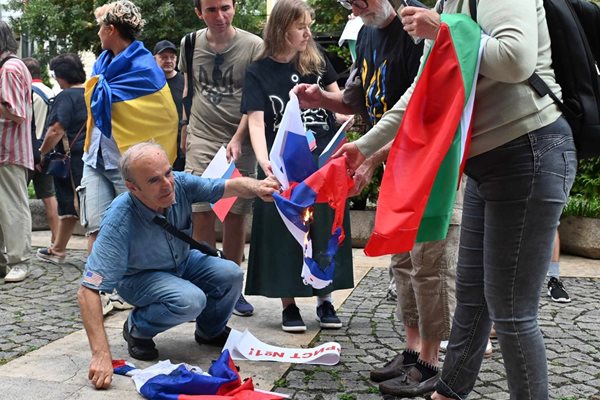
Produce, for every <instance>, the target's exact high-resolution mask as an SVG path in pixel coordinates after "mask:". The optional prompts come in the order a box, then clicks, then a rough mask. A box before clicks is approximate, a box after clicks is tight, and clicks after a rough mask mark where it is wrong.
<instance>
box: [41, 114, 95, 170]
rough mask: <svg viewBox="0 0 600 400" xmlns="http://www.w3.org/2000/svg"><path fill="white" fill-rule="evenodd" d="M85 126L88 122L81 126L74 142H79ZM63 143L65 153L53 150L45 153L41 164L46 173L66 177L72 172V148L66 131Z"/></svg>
mask: <svg viewBox="0 0 600 400" xmlns="http://www.w3.org/2000/svg"><path fill="white" fill-rule="evenodd" d="M85 126H86V124H85V123H84V124H83V125H82V126H81V128H79V132H77V135H76V136H75V139H73V143H76V142H77V139H79V135H81V132H83V128H85ZM62 143H63V148H64V150H65V153H61V152H60V151H56V150H52V151H51V152H50V153H47V154H44V156H43V157H42V163H41V165H42V172H43V173H44V174H47V175H52V176H54V177H56V178H62V179H65V178H67V177H68V176H69V175H70V174H71V148H70V147H69V140H68V139H67V134H66V132H65V134H64V135H63V137H62Z"/></svg>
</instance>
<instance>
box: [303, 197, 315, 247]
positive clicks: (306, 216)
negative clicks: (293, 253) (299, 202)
mask: <svg viewBox="0 0 600 400" xmlns="http://www.w3.org/2000/svg"><path fill="white" fill-rule="evenodd" d="M313 214H314V212H313V208H312V207H307V208H306V209H305V210H304V213H303V214H302V222H304V225H305V226H306V227H308V226H309V225H310V223H311V222H312V221H313ZM309 232H310V231H309V230H307V231H306V234H305V235H304V249H306V248H307V247H308V244H309V242H310V238H309V237H308V233H309Z"/></svg>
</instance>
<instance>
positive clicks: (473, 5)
mask: <svg viewBox="0 0 600 400" xmlns="http://www.w3.org/2000/svg"><path fill="white" fill-rule="evenodd" d="M469 12H470V13H471V18H473V21H475V22H477V0H469Z"/></svg>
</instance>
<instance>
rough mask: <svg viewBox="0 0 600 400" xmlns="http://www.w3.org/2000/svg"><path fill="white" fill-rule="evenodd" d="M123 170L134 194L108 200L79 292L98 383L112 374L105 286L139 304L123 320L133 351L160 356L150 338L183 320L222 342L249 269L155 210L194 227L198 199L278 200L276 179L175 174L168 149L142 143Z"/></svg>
mask: <svg viewBox="0 0 600 400" xmlns="http://www.w3.org/2000/svg"><path fill="white" fill-rule="evenodd" d="M120 167H121V174H122V175H123V180H124V181H125V185H126V186H127V189H128V192H126V193H123V194H121V195H120V196H118V197H117V198H116V199H115V200H114V201H113V202H112V204H111V205H110V207H109V209H108V210H107V212H106V215H105V217H104V219H103V220H102V223H101V225H100V232H99V234H98V239H97V240H96V242H95V243H94V247H93V248H92V252H91V253H90V255H89V257H88V259H87V263H86V265H85V271H84V273H83V279H82V281H81V287H80V288H79V291H78V293H77V299H78V301H79V307H80V309H81V317H82V319H83V324H84V326H85V330H86V332H87V336H88V340H89V343H90V348H91V350H92V360H91V363H90V368H89V379H91V381H92V383H93V384H94V385H95V386H96V388H99V389H100V388H107V387H108V386H109V385H110V383H111V380H112V373H113V367H112V356H111V352H110V348H109V345H108V340H107V337H106V331H105V329H104V319H103V316H102V305H101V303H100V296H99V291H104V292H107V293H110V292H112V290H113V289H115V288H116V289H117V291H118V292H119V294H120V295H121V296H122V297H123V299H125V301H127V302H128V303H130V304H132V305H134V309H133V310H132V311H131V313H130V314H129V317H128V319H127V321H125V325H124V326H123V337H124V338H125V340H126V341H127V347H128V350H129V354H130V355H131V356H132V357H134V358H137V359H140V360H153V359H156V358H158V351H157V350H156V348H155V344H154V341H153V340H152V338H153V337H154V336H156V335H157V334H158V333H160V332H163V331H166V330H167V329H169V328H172V327H174V326H176V325H179V324H181V323H183V322H186V321H190V320H193V319H195V320H196V331H195V335H194V336H195V339H196V341H197V342H198V343H200V344H213V345H219V346H222V345H223V344H224V343H225V340H226V339H227V335H228V334H229V328H228V327H227V326H226V324H227V321H228V320H229V317H230V316H231V313H232V310H233V306H234V304H235V302H236V300H237V299H238V298H239V297H240V293H241V289H242V280H243V272H242V270H241V269H240V268H239V267H238V266H237V265H236V264H235V263H234V262H231V261H227V260H224V259H221V258H218V257H211V256H208V255H206V254H203V253H201V252H200V251H198V250H195V249H190V246H189V245H188V244H187V243H186V242H185V241H183V240H181V239H178V238H176V237H174V236H172V235H171V234H170V233H168V232H167V231H166V230H164V229H163V228H161V227H160V226H159V225H157V224H156V223H154V222H153V219H154V218H155V217H156V216H159V217H160V218H165V219H166V220H167V221H168V222H169V223H170V224H171V225H173V226H174V227H176V228H177V229H179V230H180V231H183V232H185V233H186V234H188V235H191V233H192V218H191V216H192V203H198V202H211V203H214V202H216V201H217V200H219V199H220V198H222V197H232V196H239V197H243V198H252V197H255V196H259V197H260V198H261V199H263V200H272V197H271V195H272V194H273V192H275V191H276V190H277V189H278V187H279V184H278V182H277V181H276V180H275V179H273V178H267V179H265V180H262V181H258V180H256V179H252V178H244V177H242V178H236V179H230V180H223V179H203V178H200V177H196V176H193V175H191V174H186V173H180V172H173V170H172V168H171V165H170V164H169V161H168V159H167V155H166V154H165V152H164V150H163V149H162V148H161V147H160V146H159V145H157V144H153V143H140V144H137V145H135V146H132V147H131V148H129V149H128V150H127V151H126V152H125V153H124V154H123V156H122V158H121V162H120Z"/></svg>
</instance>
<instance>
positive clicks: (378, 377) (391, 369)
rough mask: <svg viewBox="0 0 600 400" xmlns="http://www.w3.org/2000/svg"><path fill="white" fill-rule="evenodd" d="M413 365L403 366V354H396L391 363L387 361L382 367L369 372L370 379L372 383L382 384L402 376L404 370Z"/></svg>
mask: <svg viewBox="0 0 600 400" xmlns="http://www.w3.org/2000/svg"><path fill="white" fill-rule="evenodd" d="M415 357H416V356H415ZM413 365H415V364H406V365H405V364H404V353H400V354H398V355H397V356H396V357H394V358H393V359H392V360H391V361H388V362H387V363H386V364H385V365H384V366H383V367H381V368H375V369H374V370H373V371H371V374H370V377H371V380H372V381H373V382H383V381H387V380H388V379H392V378H396V377H398V376H402V375H404V374H405V373H406V370H407V369H408V368H410V367H412V366H413Z"/></svg>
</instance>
